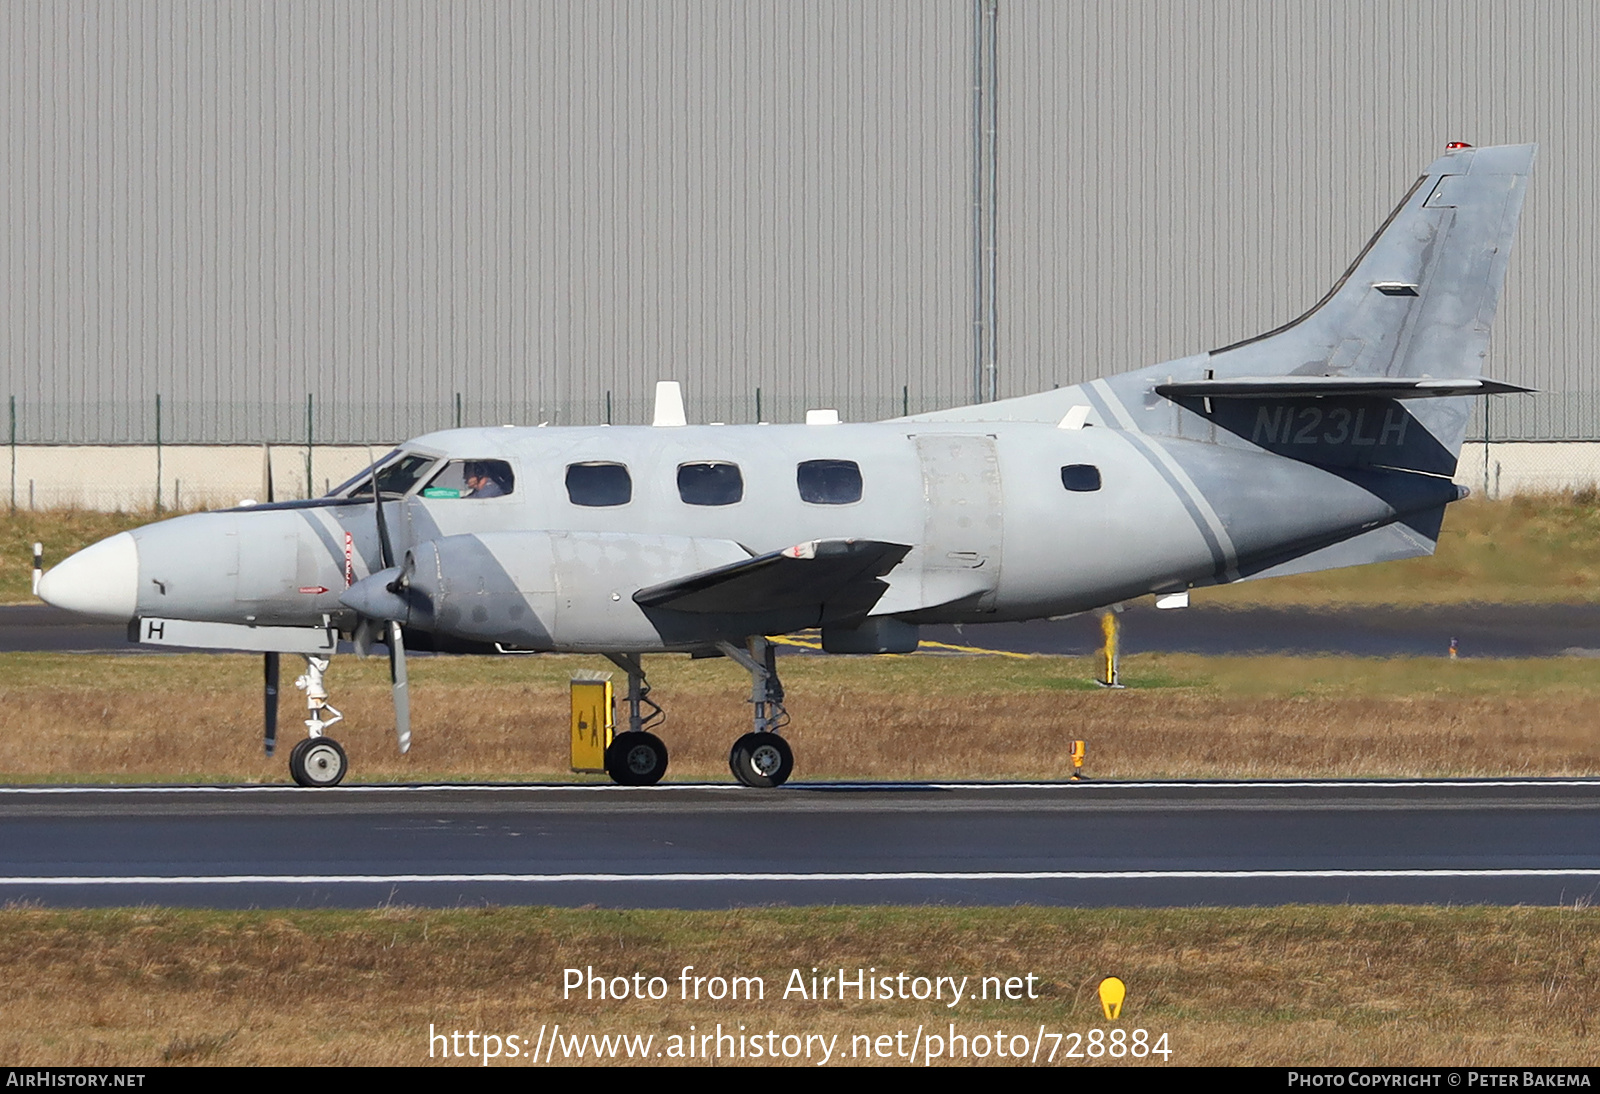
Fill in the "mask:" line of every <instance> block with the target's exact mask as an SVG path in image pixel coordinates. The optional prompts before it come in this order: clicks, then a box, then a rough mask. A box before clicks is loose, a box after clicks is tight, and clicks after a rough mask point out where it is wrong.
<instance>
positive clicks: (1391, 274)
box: [1207, 144, 1535, 379]
mask: <svg viewBox="0 0 1600 1094" xmlns="http://www.w3.org/2000/svg"><path fill="white" fill-rule="evenodd" d="M1534 151H1535V146H1534V145H1531V144H1523V145H1505V146H1502V147H1498V148H1465V147H1463V148H1460V149H1458V150H1452V151H1449V152H1447V153H1445V154H1444V155H1443V156H1441V157H1439V159H1438V160H1436V161H1435V162H1434V163H1433V165H1432V166H1431V167H1429V168H1428V170H1427V173H1425V174H1424V175H1423V176H1422V177H1421V178H1419V179H1418V180H1417V181H1416V183H1415V184H1414V185H1413V186H1412V187H1411V189H1410V190H1409V191H1407V193H1406V196H1405V197H1404V198H1403V199H1401V202H1400V204H1399V206H1398V207H1397V208H1396V209H1395V211H1394V212H1393V213H1391V214H1390V215H1389V219H1388V220H1386V221H1385V222H1384V224H1383V226H1382V227H1381V228H1379V229H1378V232H1377V234H1376V235H1374V236H1373V237H1372V239H1371V241H1369V242H1368V243H1367V245H1366V247H1365V248H1364V249H1363V250H1362V252H1361V253H1360V254H1359V255H1358V256H1357V257H1356V260H1355V262H1354V263H1352V264H1351V266H1350V268H1349V269H1348V270H1346V271H1345V274H1344V276H1343V277H1341V278H1340V279H1339V280H1338V282H1337V283H1335V285H1334V286H1333V288H1332V289H1330V290H1329V291H1328V294H1327V295H1326V296H1325V297H1323V298H1322V300H1321V301H1319V302H1318V303H1317V305H1316V306H1315V307H1314V308H1312V309H1311V310H1310V311H1308V312H1307V313H1306V314H1305V315H1302V316H1301V317H1300V318H1298V319H1295V320H1294V321H1292V322H1290V323H1287V324H1285V325H1284V326H1282V327H1279V328H1278V329H1276V330H1273V331H1268V332H1267V333H1266V334H1262V335H1258V336H1256V337H1254V338H1249V339H1246V340H1244V341H1242V342H1235V343H1234V344H1232V345H1229V346H1223V347H1222V348H1221V349H1216V350H1212V351H1211V354H1210V358H1209V360H1208V362H1207V364H1208V365H1209V366H1210V367H1211V368H1212V369H1214V370H1215V374H1216V375H1217V376H1218V377H1219V378H1220V377H1224V376H1226V377H1229V378H1231V377H1240V376H1284V375H1290V376H1351V377H1358V376H1370V377H1379V376H1383V377H1431V378H1435V379H1447V378H1453V377H1468V376H1477V375H1479V374H1481V372H1482V371H1483V359H1484V357H1485V355H1486V354H1487V353H1488V348H1489V328H1490V326H1491V324H1492V323H1493V322H1494V313H1495V309H1496V308H1497V307H1498V306H1499V303H1500V290H1501V287H1502V285H1503V284H1504V283H1505V274H1506V262H1507V260H1508V259H1509V258H1510V256H1511V240H1512V236H1513V235H1514V234H1515V232H1516V227H1517V217H1518V215H1519V214H1520V213H1521V212H1522V200H1523V196H1524V194H1525V192H1526V190H1527V185H1528V176H1529V174H1530V173H1531V172H1532V170H1533V158H1534Z"/></svg>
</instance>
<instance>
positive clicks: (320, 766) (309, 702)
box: [289, 655, 350, 787]
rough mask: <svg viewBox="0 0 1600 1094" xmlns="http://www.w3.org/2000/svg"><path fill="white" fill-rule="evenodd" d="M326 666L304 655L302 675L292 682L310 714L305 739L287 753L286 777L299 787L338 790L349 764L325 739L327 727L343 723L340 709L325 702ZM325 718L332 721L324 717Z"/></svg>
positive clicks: (321, 659)
mask: <svg viewBox="0 0 1600 1094" xmlns="http://www.w3.org/2000/svg"><path fill="white" fill-rule="evenodd" d="M328 664H329V659H328V658H326V657H313V656H310V655H307V656H306V671H305V675H303V676H301V677H299V678H298V679H296V680H295V682H294V686H295V687H297V688H299V689H300V690H301V691H303V692H305V693H306V709H307V710H309V711H310V712H311V717H309V718H307V719H306V733H307V736H306V739H305V740H303V741H301V742H300V743H299V744H297V745H295V746H294V748H293V749H292V750H291V751H290V753H289V776H290V777H291V778H292V779H294V781H295V782H296V783H298V784H299V785H301V786H310V787H323V786H338V785H339V783H340V781H341V780H343V778H344V776H345V772H347V771H349V770H350V761H349V759H348V758H347V757H346V756H345V754H344V749H343V748H341V747H340V746H339V742H338V741H335V740H334V739H333V738H332V737H327V736H324V731H325V730H326V729H327V728H328V727H329V726H331V725H333V724H334V723H335V722H342V721H343V720H344V715H343V714H342V713H340V712H339V708H338V707H336V706H334V705H333V704H332V703H330V702H328V691H327V689H326V688H324V687H323V686H322V677H323V674H324V673H326V672H327V671H328ZM328 714H331V715H333V717H331V718H327V717H324V715H328Z"/></svg>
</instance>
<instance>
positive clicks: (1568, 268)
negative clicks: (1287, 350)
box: [0, 0, 1600, 443]
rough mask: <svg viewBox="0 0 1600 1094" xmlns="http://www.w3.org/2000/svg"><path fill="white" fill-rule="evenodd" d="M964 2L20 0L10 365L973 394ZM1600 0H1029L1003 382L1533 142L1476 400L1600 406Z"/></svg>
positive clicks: (1264, 317)
mask: <svg viewBox="0 0 1600 1094" xmlns="http://www.w3.org/2000/svg"><path fill="white" fill-rule="evenodd" d="M971 16H972V6H971V3H970V2H969V0H942V2H940V3H938V4H936V5H935V4H926V3H913V2H911V0H884V2H880V3H874V4H849V3H843V2H837V0H827V2H821V3H815V4H805V5H793V4H784V3H780V2H778V0H762V2H755V3H737V2H734V0H716V2H711V3H690V2H688V0H675V2H667V3H658V4H650V5H642V6H641V5H632V4H626V3H622V2H614V3H590V4H583V5H527V4H520V3H513V2H509V0H490V2H485V3H480V4H476V5H444V4H436V3H432V2H428V0H410V2H402V3H394V4H384V3H379V2H378V0H362V2H348V3H347V2H337V0H297V2H291V3H283V4H274V5H260V4H250V3H244V2H228V3H216V4H211V3H199V2H187V0H150V2H141V0H113V2H110V3H93V2H90V0H69V2H64V3H45V2H42V0H38V2H36V0H18V2H13V3H10V4H7V5H3V6H0V35H3V37H4V40H5V42H6V44H7V45H6V50H5V57H6V60H7V65H6V76H5V77H4V83H3V84H0V88H3V89H4V91H3V94H4V98H5V102H4V105H3V107H0V118H3V119H4V120H3V124H4V126H5V133H4V135H3V138H0V139H3V144H4V148H5V151H6V156H5V160H6V162H5V163H4V165H0V185H3V193H4V198H3V199H0V200H3V203H4V213H3V231H0V235H3V239H0V278H3V284H4V286H5V288H6V291H5V292H4V294H3V299H0V325H3V326H4V329H5V334H4V337H3V338H0V352H3V355H4V359H3V361H0V394H8V395H9V394H15V395H16V396H17V397H18V400H19V410H20V411H21V426H22V437H23V439H25V440H28V439H31V440H55V441H78V442H88V441H142V440H148V439H149V438H150V437H151V435H152V433H153V428H154V409H153V402H154V395H155V394H156V392H158V391H159V392H161V393H162V394H163V396H164V400H163V404H164V405H163V409H164V412H165V413H164V421H163V432H164V434H165V435H166V437H167V438H168V439H170V440H204V441H241V440H259V439H272V440H279V441H295V440H300V439H303V437H304V433H305V424H304V415H305V397H306V395H307V394H308V393H309V394H311V395H312V396H313V398H314V400H315V404H316V407H317V408H318V420H317V426H316V434H317V439H318V440H319V441H339V440H354V441H362V440H370V441H373V442H375V443H376V442H382V441H385V440H389V439H393V438H396V437H399V436H403V435H406V434H411V433H415V432H419V431H422V430H425V429H431V428H437V427H440V426H443V425H447V424H450V423H451V422H452V421H453V414H454V412H453V400H454V396H455V394H456V393H458V392H459V393H461V394H462V396H463V402H464V417H465V420H466V421H467V422H468V423H469V424H476V423H483V422H496V421H523V422H536V421H541V420H552V421H557V422H572V421H591V422H592V421H600V420H603V418H604V415H605V397H606V393H607V392H610V393H611V394H612V397H613V398H612V402H613V415H614V418H615V420H617V421H619V422H621V421H642V420H648V415H649V405H648V404H649V399H650V394H651V390H652V384H653V382H654V381H655V380H656V379H658V378H663V377H667V376H675V377H678V378H681V379H683V380H684V381H685V382H686V387H687V393H688V397H689V405H690V413H691V416H692V417H694V418H696V419H699V420H724V421H743V420H749V419H750V418H751V417H752V416H753V415H754V405H753V403H754V397H753V396H754V391H755V389H756V388H757V387H759V388H761V390H762V396H763V415H764V416H765V417H766V418H768V419H771V420H794V419H796V418H798V417H799V416H800V414H801V413H802V412H803V410H804V409H805V408H806V407H807V406H819V405H836V406H838V407H839V409H840V410H841V411H843V412H844V415H845V417H847V418H863V417H878V416H882V415H886V414H890V413H896V412H898V411H899V396H900V391H901V387H902V385H904V386H906V387H907V388H909V394H910V409H911V410H913V411H916V410H920V409H928V408H931V407H934V406H938V405H949V404H951V403H955V402H960V401H964V399H965V398H966V394H967V392H968V391H969V390H970V377H971V366H972V359H971V346H970V336H969V335H970V327H969V323H970V320H971V315H970V311H971V286H972V266H971V261H972V256H971V254H970V249H971V234H970V224H971V209H970V204H969V202H970V199H971V193H970V180H971V170H972V162H971V158H970V157H971V155H972V134H971V131H970V125H971V98H970V96H971V87H970V81H971V75H972V72H971V33H972V21H971ZM1597 20H1600V15H1597V14H1596V13H1595V10H1594V9H1593V7H1592V6H1588V5H1585V4H1582V3H1579V2H1576V0H1565V2H1558V3H1552V4H1545V5H1539V6H1536V7H1528V6H1523V5H1512V4H1510V3H1489V2H1482V3H1471V4H1453V3H1446V2H1442V0H1432V2H1426V3H1414V4H1387V5H1377V6H1374V5H1366V4H1346V5H1283V4H1275V3H1266V2H1262V0H1221V2H1218V3H1207V4H1199V3H1187V4H1168V3H1156V2H1153V0H1145V2H1136V3H1130V4H1123V5H1059V4H1048V3H1043V2H1040V0H1002V3H1001V5H1000V24H999V27H1000V34H1001V40H1000V49H999V66H1000V69H999V71H1000V95H1001V98H1000V106H1001V131H1000V141H1001V143H1000V149H1001V158H1000V163H1001V179H1000V189H999V195H1000V214H1001V218H1002V220H1001V228H1000V246H1001V251H1000V255H1001V261H1002V266H1001V270H1000V282H999V284H1000V329H999V347H1000V354H1001V357H1000V365H1001V372H1000V376H1001V386H1002V394H1015V393H1019V392H1022V391H1028V390H1037V389H1040V388H1047V387H1049V386H1051V384H1054V383H1068V382H1072V381H1075V380H1077V379H1080V378H1083V377H1086V376H1091V375H1096V374H1099V373H1102V372H1106V371H1112V370H1116V369H1121V368H1130V367H1135V366H1138V365H1142V364H1146V363H1149V362H1151V361H1156V360H1161V359H1164V358H1168V357H1173V356H1177V355H1180V354H1182V353H1186V352H1190V351H1192V350H1195V349H1201V348H1206V347H1207V346H1211V345H1218V344H1222V343H1224V342H1227V341H1230V340H1233V339H1235V338H1237V337H1240V336H1243V335H1247V334H1251V333H1254V332H1256V331H1258V330H1261V329H1265V328H1266V327H1269V326H1272V325H1274V324H1276V323H1278V322H1281V321H1282V320H1284V319H1286V318H1288V317H1289V316H1291V315H1293V314H1295V313H1296V312H1298V311H1299V310H1300V309H1301V308H1303V307H1304V306H1306V305H1307V304H1309V303H1310V302H1311V301H1312V300H1314V299H1315V298H1316V297H1317V296H1318V295H1320V293H1321V291H1322V289H1323V288H1324V287H1325V286H1326V284H1327V283H1329V282H1330V281H1331V280H1332V278H1334V277H1335V276H1337V274H1338V273H1339V272H1340V271H1341V270H1342V269H1343V267H1344V265H1345V263H1346V262H1347V260H1348V258H1349V257H1350V256H1351V254H1353V252H1354V251H1355V249H1356V248H1357V247H1359V246H1360V244H1361V243H1362V242H1363V241H1364V240H1365V238H1366V236H1367V234H1368V233H1369V232H1370V231H1371V229H1372V227H1373V226H1374V225H1375V224H1376V223H1377V222H1378V220H1379V219H1380V218H1381V217H1382V216H1383V215H1384V214H1385V213H1386V212H1387V210H1388V208H1389V206H1390V205H1391V203H1392V202H1393V200H1394V197H1395V195H1396V194H1397V193H1398V192H1399V191H1400V190H1401V189H1403V188H1404V186H1405V185H1406V184H1407V183H1408V182H1409V181H1410V179H1411V178H1412V177H1413V176H1414V174H1415V172H1416V170H1417V169H1418V167H1419V166H1420V165H1421V164H1422V163H1424V162H1426V161H1427V160H1428V159H1429V158H1430V157H1431V156H1432V155H1433V154H1434V153H1435V152H1437V150H1438V148H1439V147H1440V145H1441V144H1442V143H1443V141H1445V140H1448V139H1454V138H1460V139H1467V140H1472V141H1473V142H1474V143H1479V144H1489V143H1496V142H1500V141H1524V140H1538V141H1540V142H1541V153H1540V156H1541V158H1540V163H1539V167H1538V171H1537V173H1536V176H1535V179H1534V183H1533V186H1532V190H1531V193H1530V198H1529V202H1528V211H1527V215H1526V216H1525V217H1524V221H1523V227H1522V234H1521V238H1520V239H1519V242H1518V250H1517V254H1516V255H1515V257H1514V259H1513V262H1512V267H1511V272H1510V279H1509V286H1508V289H1509V291H1508V293H1507V296H1506V298H1505V301H1504V304H1503V307H1502V312H1501V315H1500V318H1499V321H1498V323H1497V330H1496V337H1495V342H1494V348H1493V351H1492V355H1491V360H1490V368H1491V370H1492V371H1493V372H1494V373H1495V374H1497V375H1500V376H1503V377H1505V378H1507V379H1510V380H1512V381H1514V382H1520V383H1529V384H1533V385H1535V386H1539V387H1541V388H1544V389H1546V390H1547V391H1548V392H1550V394H1546V395H1540V396H1534V397H1531V398H1522V399H1517V400H1502V401H1500V402H1497V403H1496V404H1494V408H1493V409H1491V411H1490V421H1489V429H1490V433H1491V435H1492V436H1502V435H1503V436H1515V437H1533V438H1565V437H1600V395H1597V390H1600V383H1597V382H1596V381H1595V379H1594V378H1593V377H1592V375H1590V373H1589V371H1588V369H1589V368H1590V365H1589V362H1592V361H1594V360H1595V359H1596V358H1597V357H1600V353H1597V350H1600V345H1597V344H1596V343H1597V335H1596V328H1595V324H1594V322H1593V320H1592V312H1593V306H1592V302H1593V300H1594V299H1595V297H1596V296H1597V291H1596V290H1597V289H1600V285H1597V275H1596V268H1595V264H1596V262H1597V261H1600V258H1597V256H1596V254H1595V253H1594V251H1593V249H1592V248H1584V247H1582V246H1581V245H1580V244H1579V241H1581V240H1585V239H1587V238H1588V236H1589V235H1591V234H1592V232H1590V231H1589V226H1590V225H1592V224H1593V223H1594V221H1595V213H1596V206H1597V201H1596V181H1595V180H1596V171H1595V170H1594V163H1593V160H1594V153H1593V151H1592V148H1593V142H1592V140H1591V139H1590V138H1591V136H1592V133H1593V132H1594V131H1595V129H1596V124H1595V123H1596V121H1597V115H1600V111H1597V109H1596V108H1597V103H1596V98H1597V94H1600V91H1597V89H1596V85H1595V81H1593V79H1592V78H1591V68H1590V63H1589V61H1588V58H1587V57H1586V51H1587V49H1588V46H1589V44H1590V43H1592V42H1593V40H1594V37H1595V29H1596V22H1597Z"/></svg>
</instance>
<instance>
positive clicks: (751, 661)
mask: <svg viewBox="0 0 1600 1094" xmlns="http://www.w3.org/2000/svg"><path fill="white" fill-rule="evenodd" d="M717 648H718V649H720V650H721V651H722V652H723V653H724V654H726V655H727V656H728V657H730V658H732V659H733V660H734V661H737V662H738V663H739V664H741V665H743V666H744V668H745V669H746V670H747V671H748V672H749V673H750V703H751V706H752V714H753V717H754V721H755V728H754V730H752V731H751V732H749V733H746V734H745V735H744V736H743V737H740V738H739V739H738V740H737V741H735V742H733V748H732V749H731V750H730V751H729V753H728V768H729V769H730V770H731V771H732V772H733V777H734V778H736V779H738V780H739V781H740V782H742V783H744V785H746V786H754V787H759V788H763V789H764V788H768V787H774V786H782V785H783V784H784V783H785V782H787V781H788V779H789V774H790V772H792V771H793V770H794V753H793V752H792V751H790V749H789V742H788V741H785V740H784V739H783V738H782V737H780V736H778V731H779V730H780V729H782V728H783V727H784V726H786V725H788V724H789V713H788V711H786V710H784V709H783V684H782V682H780V681H779V680H778V657H777V654H778V650H777V647H776V646H774V645H773V644H772V643H771V642H768V641H767V640H766V639H765V638H760V637H757V638H752V639H750V640H749V642H748V644H747V645H746V647H745V648H744V649H740V648H739V647H738V646H735V645H734V644H733V643H732V642H718V643H717Z"/></svg>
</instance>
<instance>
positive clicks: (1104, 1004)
mask: <svg viewBox="0 0 1600 1094" xmlns="http://www.w3.org/2000/svg"><path fill="white" fill-rule="evenodd" d="M1127 994H1128V986H1127V985H1126V984H1124V983H1123V982H1122V981H1121V980H1118V979H1117V978H1116V977H1115V976H1108V977H1106V978H1105V979H1104V980H1102V981H1100V1009H1101V1010H1103V1011H1105V1012H1106V1020H1107V1021H1110V1022H1115V1021H1116V1020H1117V1019H1118V1018H1120V1017H1122V1000H1123V999H1124V998H1125V997H1126V996H1127Z"/></svg>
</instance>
